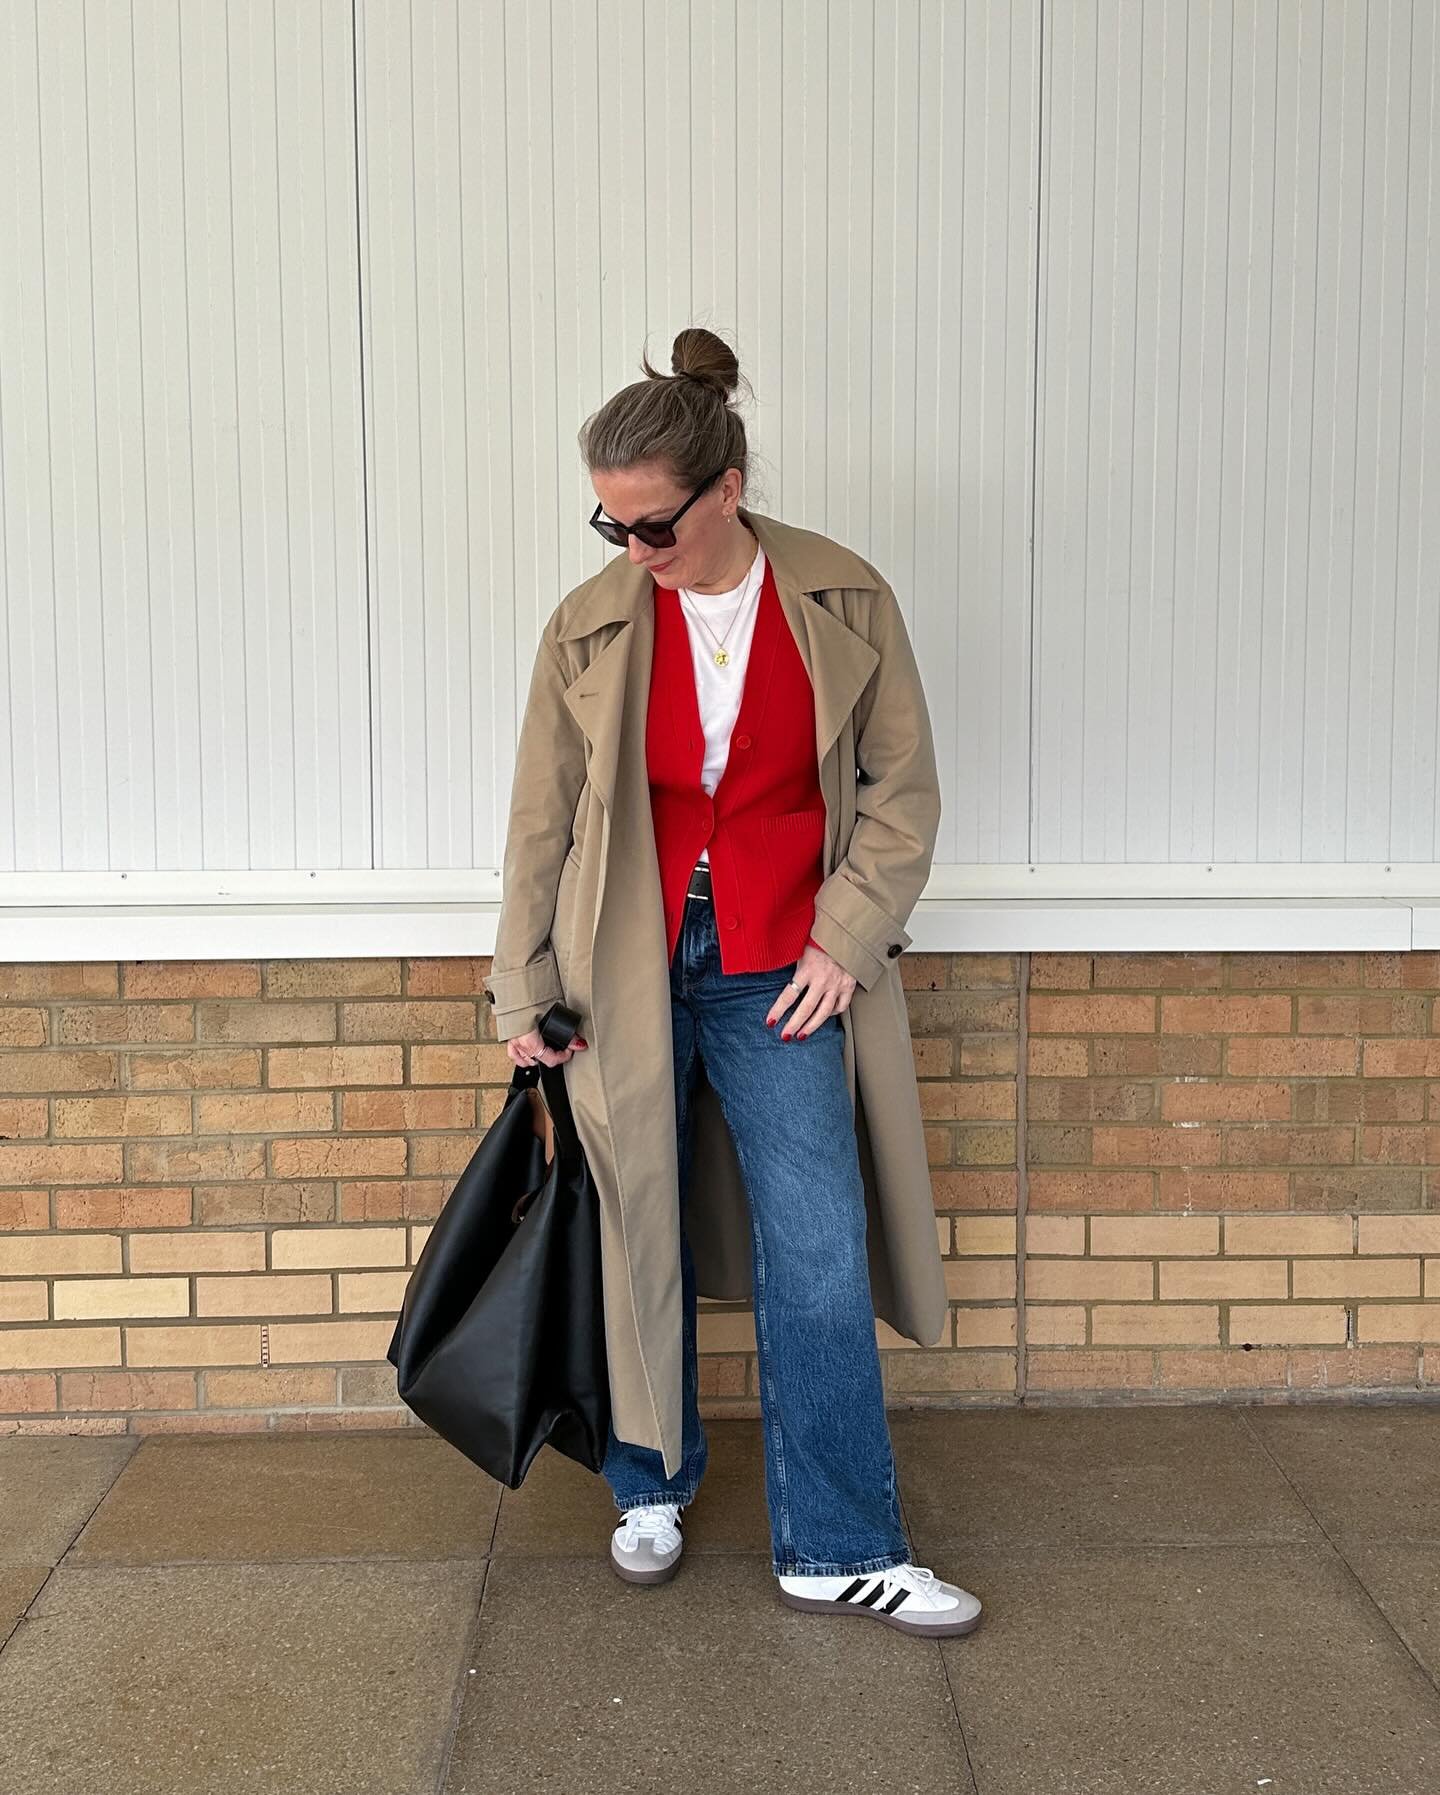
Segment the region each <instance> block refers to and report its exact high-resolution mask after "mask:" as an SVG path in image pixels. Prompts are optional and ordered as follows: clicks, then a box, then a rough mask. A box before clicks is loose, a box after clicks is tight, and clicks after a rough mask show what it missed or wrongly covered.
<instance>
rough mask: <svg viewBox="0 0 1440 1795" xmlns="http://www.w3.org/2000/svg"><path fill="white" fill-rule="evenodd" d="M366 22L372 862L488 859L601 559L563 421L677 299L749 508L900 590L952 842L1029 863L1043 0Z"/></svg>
mask: <svg viewBox="0 0 1440 1795" xmlns="http://www.w3.org/2000/svg"><path fill="white" fill-rule="evenodd" d="M358 22H359V37H358V51H357V54H358V59H359V76H360V91H361V107H360V154H361V178H360V188H361V196H362V208H361V209H362V268H363V271H364V284H365V343H366V367H367V375H368V378H367V386H366V392H367V402H368V406H369V416H368V448H369V457H370V460H369V491H370V496H371V519H370V521H371V577H372V605H373V609H374V618H375V633H376V640H377V643H378V645H379V651H378V653H377V657H376V685H375V714H376V745H377V755H378V760H379V768H380V773H379V809H380V815H379V824H378V854H379V859H378V864H380V865H382V866H386V867H394V868H400V867H421V866H430V867H441V866H458V867H463V866H470V865H476V866H480V865H492V866H493V865H495V864H496V863H497V862H498V860H499V857H500V853H501V847H502V841H503V831H504V826H505V820H506V812H507V806H508V793H509V781H510V774H511V769H512V766H513V760H514V749H513V743H514V738H515V730H516V727H517V725H518V712H519V706H520V704H521V703H522V702H523V696H524V691H525V687H526V684H527V683H528V679H529V672H530V666H531V661H532V658H533V654H534V648H535V643H536V640H537V638H538V635H539V631H540V628H541V626H542V625H543V623H544V620H545V618H546V617H547V616H548V614H549V613H550V611H551V610H552V609H553V608H554V606H555V605H556V604H557V603H558V602H559V601H560V599H561V598H562V597H563V596H564V594H565V592H566V591H567V590H569V589H570V587H572V586H573V585H575V584H576V583H577V582H578V581H580V580H581V579H583V578H585V577H586V576H587V575H588V574H590V573H593V572H594V571H596V570H597V569H598V568H599V567H600V566H601V565H603V562H604V560H605V557H606V555H607V554H608V553H609V552H611V551H608V550H607V549H606V548H605V546H604V545H603V544H602V543H601V542H600V540H599V538H598V537H596V536H595V535H594V533H593V532H591V531H589V530H588V529H587V528H586V523H585V520H586V518H587V516H588V513H589V511H590V509H591V507H592V505H593V503H594V495H593V492H592V491H591V489H590V486H589V482H588V480H587V479H586V477H585V475H584V472H583V469H582V468H581V466H580V461H579V456H578V451H577V448H576V442H575V437H576V432H577V430H578V429H579V427H580V425H581V423H582V422H583V420H584V418H585V417H586V416H587V415H588V414H589V413H590V412H591V411H592V410H594V408H595V407H596V406H597V405H598V404H599V403H600V402H601V401H602V400H603V399H604V398H605V397H607V396H608V395H609V394H610V393H613V392H614V391H615V390H617V389H618V388H619V387H620V386H622V385H624V384H626V383H627V382H628V381H630V380H634V379H637V378H639V377H640V367H639V362H640V356H641V353H642V352H643V351H648V353H649V355H650V358H651V360H652V362H653V363H654V364H655V365H656V366H657V367H660V368H662V369H666V370H668V367H669V346H670V341H671V338H672V337H673V336H674V334H675V332H676V331H677V330H679V329H680V328H682V327H683V326H684V325H686V324H688V323H701V324H707V325H711V326H715V327H718V328H719V329H721V330H722V332H724V333H725V334H726V335H728V336H729V337H730V338H731V340H732V341H734V342H735V343H736V346H737V348H738V351H739V355H740V361H741V366H742V369H743V370H744V372H745V374H746V375H747V377H748V378H749V380H750V382H751V383H752V385H753V387H754V391H755V406H754V410H753V413H751V414H750V420H751V427H752V429H751V433H752V441H753V444H754V448H755V469H754V475H755V480H754V491H753V493H752V501H753V502H755V503H756V504H757V505H758V506H759V507H760V508H761V509H768V510H771V511H773V512H775V513H776V514H778V515H780V516H783V517H785V518H787V519H789V520H791V521H793V522H796V523H800V524H804V525H807V526H809V527H811V528H814V529H819V530H824V531H826V532H828V533H830V534H832V535H835V536H837V537H839V538H841V539H842V540H844V541H846V542H849V543H851V544H852V545H853V546H855V547H856V548H858V549H859V550H860V551H861V552H862V553H864V554H866V555H867V556H869V557H870V558H872V559H873V560H875V562H876V563H877V565H879V566H880V567H881V569H882V571H883V572H885V573H886V574H887V575H888V576H889V577H890V578H891V580H892V581H893V583H894V584H895V587H896V589H897V592H898V593H899V595H900V598H901V602H902V603H903V605H904V608H905V611H906V615H907V619H908V620H909V623H910V627H911V631H912V634H913V636H914V639H915V641H916V646H917V650H918V651H919V653H920V657H921V660H922V664H923V666H924V669H925V675H926V678H927V681H928V682H929V690H930V693H931V697H932V705H933V711H934V718H935V727H936V737H937V745H938V747H939V752H940V756H941V760H942V766H943V777H944V779H945V784H946V816H945V822H944V829H945V837H944V839H943V841H942V843H941V844H940V847H939V851H938V854H937V858H938V859H939V860H941V861H946V860H952V861H965V862H971V861H975V860H992V859H1005V858H1009V859H1019V858H1021V857H1023V855H1024V853H1025V829H1026V825H1025V818H1026V785H1027V779H1028V743H1029V715H1028V709H1027V706H1028V688H1029V678H1028V657H1029V634H1028V583H1029V569H1028V541H1027V535H1028V509H1029V473H1028V467H1027V463H1026V459H1025V454H1024V448H1025V442H1026V434H1027V427H1028V421H1029V418H1030V413H1031V408H1032V402H1033V393H1032V386H1031V382H1032V375H1033V365H1034V356H1033V340H1034V339H1033V329H1034V323H1033V303H1032V294H1033V288H1034V249H1035V232H1034V213H1033V205H1034V193H1035V187H1036V179H1037V176H1036V143H1035V138H1036V132H1035V108H1036V103H1037V101H1036V95H1037V92H1038V55H1039V10H1038V0H1034V3H1032V4H1027V5H1023V6H1008V7H1001V6H996V5H992V4H980V3H978V0H976V3H972V4H945V3H943V0H925V3H923V4H908V5H901V6H891V5H888V4H883V3H878V4H877V3H875V0H834V3H833V4H825V3H824V0H808V3H807V0H787V3H786V4H785V5H783V6H778V5H773V4H761V3H760V0H693V3H690V4H685V3H682V0H556V4H554V5H553V6H549V7H535V6H529V5H525V4H521V3H519V0H510V3H508V4H506V3H504V0H488V3H487V4H484V5H479V6H461V5H457V4H456V3H455V0H438V3H436V4H433V5H430V4H427V5H425V6H416V7H413V8H407V7H400V6H395V5H391V4H387V3H385V0H362V4H361V5H360V7H359V9H358ZM462 422H463V424H464V426H465V428H464V429H463V430H462V429H461V428H460V425H461V423H462ZM467 516H468V519H469V526H470V529H469V537H468V550H469V552H468V554H466V553H464V552H463V548H464V542H463V539H462V534H461V532H460V530H459V529H458V527H457V520H461V519H464V518H465V517H467ZM982 576H984V577H982ZM957 699H958V701H957ZM467 750H468V752H467Z"/></svg>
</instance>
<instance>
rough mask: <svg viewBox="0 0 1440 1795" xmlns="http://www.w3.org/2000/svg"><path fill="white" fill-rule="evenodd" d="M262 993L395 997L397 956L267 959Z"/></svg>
mask: <svg viewBox="0 0 1440 1795" xmlns="http://www.w3.org/2000/svg"><path fill="white" fill-rule="evenodd" d="M265 995H266V996H267V997H269V998H271V999H274V998H277V997H398V996H399V995H400V962H399V961H398V960H269V961H267V962H266V965H265Z"/></svg>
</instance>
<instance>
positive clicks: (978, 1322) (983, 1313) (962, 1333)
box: [911, 1308, 1015, 1346]
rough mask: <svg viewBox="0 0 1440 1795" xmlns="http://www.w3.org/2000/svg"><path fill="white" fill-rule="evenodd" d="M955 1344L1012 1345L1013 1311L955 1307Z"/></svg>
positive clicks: (1013, 1331)
mask: <svg viewBox="0 0 1440 1795" xmlns="http://www.w3.org/2000/svg"><path fill="white" fill-rule="evenodd" d="M911 1344H913V1342H912V1343H911ZM955 1344H956V1346H1014V1344H1015V1311H1014V1310H1013V1309H1011V1308H998V1309H957V1310H956V1311H955Z"/></svg>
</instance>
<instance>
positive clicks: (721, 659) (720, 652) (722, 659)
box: [690, 561, 754, 667]
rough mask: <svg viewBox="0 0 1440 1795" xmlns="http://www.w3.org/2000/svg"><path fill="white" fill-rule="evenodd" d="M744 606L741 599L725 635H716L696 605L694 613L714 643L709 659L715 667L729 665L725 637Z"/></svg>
mask: <svg viewBox="0 0 1440 1795" xmlns="http://www.w3.org/2000/svg"><path fill="white" fill-rule="evenodd" d="M751 566H752V567H753V566H754V562H753V561H752V562H751ZM742 584H743V582H742ZM690 596H691V597H692V598H693V597H695V596H697V595H696V594H695V593H693V592H692V593H691V594H690ZM744 608H745V607H744V602H743V600H742V602H741V603H740V604H737V605H736V607H735V615H734V616H733V617H732V618H731V619H730V626H729V628H728V629H727V630H726V631H725V636H716V634H715V632H714V630H713V629H711V627H710V625H709V624H708V623H706V622H705V617H704V614H703V611H702V610H701V608H700V607H699V606H697V607H696V613H695V614H696V616H697V617H699V618H700V622H701V623H702V624H703V625H704V628H705V633H706V634H707V635H708V636H709V638H710V640H711V641H712V642H714V643H715V644H716V648H715V653H714V654H713V655H712V656H711V659H712V660H713V661H714V662H715V665H716V666H717V667H728V666H729V665H730V651H729V650H728V649H727V648H726V646H725V637H726V636H728V635H729V634H730V630H732V629H734V627H735V625H736V623H737V622H738V621H739V618H740V613H741V611H742V610H744Z"/></svg>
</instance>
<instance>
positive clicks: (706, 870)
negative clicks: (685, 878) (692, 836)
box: [685, 861, 715, 903]
mask: <svg viewBox="0 0 1440 1795" xmlns="http://www.w3.org/2000/svg"><path fill="white" fill-rule="evenodd" d="M685 895H686V897H698V898H705V899H706V900H707V901H708V902H710V903H714V901H715V897H714V893H713V892H712V891H711V889H710V866H709V863H708V861H697V862H696V865H695V870H694V872H693V873H691V875H690V884H689V886H688V887H687V888H686V892H685Z"/></svg>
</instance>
